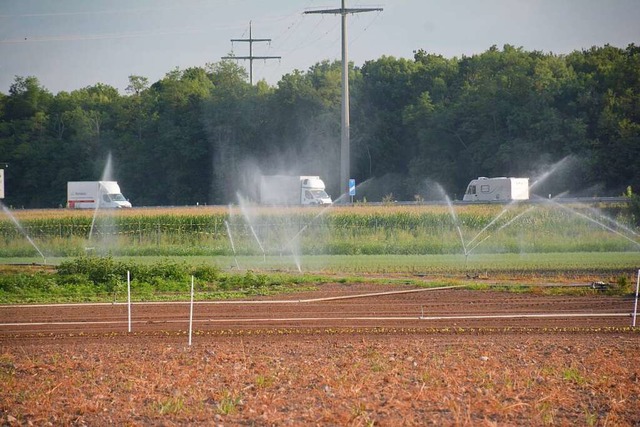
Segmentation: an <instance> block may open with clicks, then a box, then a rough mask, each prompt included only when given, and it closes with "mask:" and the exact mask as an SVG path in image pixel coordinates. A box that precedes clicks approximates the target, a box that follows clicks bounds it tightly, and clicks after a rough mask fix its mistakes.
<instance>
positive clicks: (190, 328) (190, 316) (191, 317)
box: [189, 276, 193, 345]
mask: <svg viewBox="0 0 640 427" xmlns="http://www.w3.org/2000/svg"><path fill="white" fill-rule="evenodd" d="M192 330H193V276H191V306H190V308H189V345H191V331H192Z"/></svg>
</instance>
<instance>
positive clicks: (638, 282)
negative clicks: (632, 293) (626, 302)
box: [631, 269, 640, 328]
mask: <svg viewBox="0 0 640 427" xmlns="http://www.w3.org/2000/svg"><path fill="white" fill-rule="evenodd" d="M638 290H640V269H639V270H638V274H637V275H636V301H635V302H634V303H633V323H632V325H631V326H633V327H634V328H635V327H636V317H637V314H638Z"/></svg>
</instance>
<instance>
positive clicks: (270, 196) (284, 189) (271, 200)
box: [259, 175, 332, 205]
mask: <svg viewBox="0 0 640 427" xmlns="http://www.w3.org/2000/svg"><path fill="white" fill-rule="evenodd" d="M259 190H260V203H262V204H266V205H330V204H331V203H332V202H331V197H330V196H329V195H328V194H327V193H326V192H325V185H324V181H322V179H320V177H319V176H289V175H263V176H261V177H260V186H259Z"/></svg>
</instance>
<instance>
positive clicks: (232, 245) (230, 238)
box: [224, 220, 240, 270]
mask: <svg viewBox="0 0 640 427" xmlns="http://www.w3.org/2000/svg"><path fill="white" fill-rule="evenodd" d="M224 226H225V227H227V235H228V236H229V242H230V243H231V250H232V251H233V259H234V261H235V262H236V268H237V269H238V270H240V265H239V264H238V257H237V256H236V245H235V244H234V243H233V236H232V235H231V228H230V227H229V223H228V222H227V220H225V221H224Z"/></svg>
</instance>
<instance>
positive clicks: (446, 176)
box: [0, 44, 640, 208]
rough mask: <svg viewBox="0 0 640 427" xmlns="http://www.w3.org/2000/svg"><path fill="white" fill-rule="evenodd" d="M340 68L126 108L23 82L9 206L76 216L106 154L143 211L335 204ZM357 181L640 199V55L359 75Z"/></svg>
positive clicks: (205, 89)
mask: <svg viewBox="0 0 640 427" xmlns="http://www.w3.org/2000/svg"><path fill="white" fill-rule="evenodd" d="M340 73H341V66H340V63H339V62H330V61H322V62H319V63H317V64H316V65H314V66H312V67H311V68H310V69H309V70H307V71H299V70H296V71H294V72H292V73H289V74H286V75H284V76H283V77H282V78H281V79H280V81H279V82H278V83H277V84H276V85H275V86H269V85H268V84H267V83H266V82H264V81H261V82H258V84H256V85H255V86H251V85H250V84H249V83H248V82H247V73H246V70H244V69H243V68H242V67H240V66H238V65H237V64H236V63H235V62H233V61H221V62H218V63H214V64H207V65H205V66H204V67H192V68H188V69H184V70H181V69H178V68H176V69H174V70H171V71H169V72H167V74H166V75H165V76H164V77H163V78H162V79H160V80H158V81H157V82H154V83H151V84H150V82H149V81H148V79H147V78H146V77H143V76H136V75H132V76H130V77H129V86H128V87H127V88H126V90H125V94H120V93H119V92H118V90H117V89H115V88H113V87H111V86H108V85H104V84H101V83H96V84H95V85H93V86H89V87H85V88H82V89H78V90H75V91H72V92H70V93H68V92H59V93H57V94H55V95H54V94H52V93H50V92H49V91H48V90H47V89H46V88H44V87H42V85H41V84H40V82H39V80H38V79H37V77H35V76H26V77H24V76H17V77H16V78H15V82H14V84H13V85H12V86H11V87H10V89H9V93H8V94H0V161H1V162H6V163H8V164H9V168H8V169H7V170H6V172H5V187H6V188H5V196H6V200H5V201H4V202H5V204H8V205H12V206H15V207H29V208H32V207H56V206H63V205H64V203H65V199H66V182H67V181H81V180H98V179H100V177H101V175H102V169H103V168H104V165H105V162H106V158H107V155H108V154H109V153H111V155H112V157H113V167H114V171H113V176H114V178H115V179H116V180H117V181H118V182H119V183H120V186H121V188H122V189H123V192H124V193H125V195H127V197H129V198H131V200H132V202H133V204H134V205H136V206H141V205H148V206H151V205H184V204H196V203H200V204H204V203H208V204H226V203H233V202H236V201H237V195H238V194H239V193H240V194H243V195H245V196H247V197H252V192H253V191H255V186H254V185H253V184H252V183H253V182H254V181H253V177H255V175H256V174H258V173H264V174H276V173H280V174H295V175H320V176H322V177H323V178H324V179H325V182H326V183H327V184H328V190H329V192H330V193H332V194H333V196H334V198H336V197H338V196H339V194H337V192H338V188H343V187H344V186H343V185H341V184H340V183H339V182H338V181H337V180H338V176H339V168H340V161H339V152H340V103H341V90H340V85H341V75H340ZM349 78H350V82H351V141H352V144H351V150H352V155H351V159H352V166H351V171H352V176H353V178H355V179H356V180H357V182H363V181H367V180H370V179H372V180H373V182H375V183H376V185H373V186H371V188H370V189H369V190H368V191H369V194H368V195H367V199H368V200H371V201H373V200H376V199H378V200H379V199H381V198H382V197H383V196H385V195H386V194H388V193H393V195H394V197H395V198H396V199H402V200H412V199H413V198H414V197H415V195H419V194H423V193H424V192H425V186H426V185H427V184H426V182H428V181H436V182H438V183H439V184H441V185H442V187H444V189H445V190H446V191H447V192H448V193H449V194H450V195H452V196H454V197H455V196H457V197H458V198H460V197H461V195H462V192H463V191H464V189H465V187H466V184H467V183H468V182H469V181H470V180H471V179H473V178H476V177H478V176H525V177H534V176H535V175H536V174H540V173H541V172H542V171H544V170H548V168H550V167H551V166H552V165H554V164H557V163H558V162H560V161H561V160H563V159H570V160H571V162H567V163H570V164H571V169H570V170H567V171H565V173H564V174H560V175H562V180H561V181H560V180H555V181H553V182H550V183H549V184H548V185H547V186H546V187H545V188H544V189H541V190H540V191H542V190H544V191H545V192H546V191H548V192H564V191H568V192H570V193H572V194H575V195H620V194H622V193H623V192H624V191H625V189H626V188H627V187H628V186H631V187H632V188H633V189H634V190H636V191H638V189H640V172H639V171H638V167H637V164H638V161H637V160H636V159H638V158H640V48H639V47H637V46H635V45H633V44H631V45H629V46H627V47H626V48H618V47H613V46H609V45H605V46H602V47H593V48H591V49H588V50H583V51H575V52H572V53H571V54H568V55H555V54H552V53H542V52H537V51H533V52H530V51H526V50H524V49H522V48H517V47H514V46H510V45H505V46H503V47H502V48H501V49H500V48H498V47H496V46H492V47H490V48H489V49H487V50H486V51H485V52H483V53H481V54H477V55H473V56H469V57H467V56H463V57H462V58H450V59H449V58H444V57H442V56H440V55H436V54H432V53H428V52H426V51H424V50H418V51H416V52H415V53H414V57H413V58H412V59H406V58H394V57H390V56H383V57H381V58H378V59H376V60H371V61H367V62H365V63H364V64H363V65H362V66H361V67H354V66H353V65H352V64H351V67H350V75H349Z"/></svg>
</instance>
